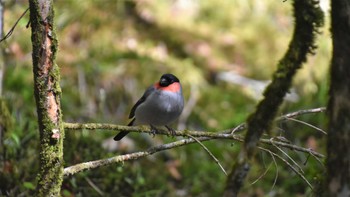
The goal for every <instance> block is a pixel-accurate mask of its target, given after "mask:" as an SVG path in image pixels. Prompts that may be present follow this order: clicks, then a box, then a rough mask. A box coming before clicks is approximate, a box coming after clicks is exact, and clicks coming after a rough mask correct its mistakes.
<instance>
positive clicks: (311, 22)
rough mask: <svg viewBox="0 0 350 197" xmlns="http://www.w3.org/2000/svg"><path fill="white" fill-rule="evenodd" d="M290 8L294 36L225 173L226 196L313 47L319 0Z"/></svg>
mask: <svg viewBox="0 0 350 197" xmlns="http://www.w3.org/2000/svg"><path fill="white" fill-rule="evenodd" d="M281 3H282V2H281ZM293 11H294V18H295V28H294V33H293V38H292V40H291V42H290V44H289V48H288V50H287V52H286V54H285V55H284V57H283V58H282V60H281V61H280V62H279V64H278V67H277V71H275V73H274V74H273V80H272V82H271V83H270V85H269V86H268V87H267V88H266V90H265V92H264V99H263V100H262V101H261V102H260V103H259V105H258V106H257V109H256V111H255V112H254V113H253V114H252V115H251V116H250V117H249V119H248V132H247V135H246V138H245V143H244V146H243V148H242V149H241V152H240V154H239V156H238V160H237V161H236V163H235V164H234V166H233V168H232V172H231V173H230V174H229V176H228V179H227V184H226V188H225V196H237V194H238V192H239V190H240V188H241V187H242V185H243V181H244V179H245V177H246V176H247V174H248V172H249V169H250V165H251V164H250V160H251V158H252V157H253V156H254V152H255V149H256V145H257V143H258V142H259V139H260V137H261V135H262V134H263V133H264V132H266V131H268V130H269V129H270V127H271V124H272V122H273V120H274V118H275V116H276V113H277V111H278V108H279V106H280V105H281V104H282V102H283V98H284V96H285V95H286V93H287V92H288V90H289V88H290V86H291V84H292V79H293V76H294V75H295V73H296V71H297V70H298V69H299V68H300V67H301V65H302V63H303V62H305V61H306V57H307V54H308V53H312V52H313V49H315V44H314V43H315V37H316V33H317V31H318V28H319V27H321V26H322V25H323V12H322V11H321V9H320V7H319V2H318V0H294V1H293Z"/></svg>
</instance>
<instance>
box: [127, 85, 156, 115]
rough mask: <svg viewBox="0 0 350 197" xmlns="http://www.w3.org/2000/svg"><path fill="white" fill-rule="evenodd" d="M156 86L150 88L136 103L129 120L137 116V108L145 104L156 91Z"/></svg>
mask: <svg viewBox="0 0 350 197" xmlns="http://www.w3.org/2000/svg"><path fill="white" fill-rule="evenodd" d="M154 89H155V88H154V86H150V87H149V88H147V90H146V91H145V93H143V95H142V97H141V98H140V99H139V100H138V101H137V102H136V103H135V105H134V106H133V107H132V108H131V111H130V114H129V118H133V117H134V116H135V110H136V108H137V107H138V106H139V105H140V104H141V103H143V102H145V100H146V98H147V97H148V96H149V95H150V94H151V93H152V92H153V90H154Z"/></svg>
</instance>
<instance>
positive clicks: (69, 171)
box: [64, 108, 324, 176]
mask: <svg viewBox="0 0 350 197" xmlns="http://www.w3.org/2000/svg"><path fill="white" fill-rule="evenodd" d="M320 109H321V108H317V109H310V110H302V111H300V112H293V113H290V115H289V114H286V115H284V116H281V117H280V118H281V119H282V118H284V117H285V116H290V117H295V116H299V115H302V114H307V113H318V112H322V110H320ZM242 125H243V124H241V125H239V126H238V127H236V131H238V130H243V129H244V128H242ZM64 127H65V129H70V130H80V129H88V130H97V129H100V130H113V131H129V132H138V133H150V134H151V133H152V131H151V129H150V128H149V127H146V126H140V127H137V126H133V127H129V126H123V125H115V124H101V123H86V124H81V123H64ZM232 131H233V129H227V130H224V131H220V132H216V133H213V132H203V131H188V130H184V131H175V132H174V135H175V136H185V137H191V139H182V140H179V141H175V142H171V143H168V144H163V145H159V146H155V147H152V148H149V149H148V150H146V151H140V152H135V153H130V154H125V155H119V156H115V157H111V158H107V159H101V160H95V161H89V162H84V163H80V164H76V165H74V166H70V167H67V168H65V169H64V175H65V176H67V175H73V174H75V173H78V172H81V171H83V170H88V169H94V168H97V167H100V166H105V165H108V164H111V163H121V162H124V161H128V160H135V159H138V158H141V157H145V156H148V155H151V154H154V153H156V152H160V151H163V150H167V149H172V148H176V147H179V146H183V145H186V144H192V143H194V142H198V143H199V142H202V141H207V140H213V139H226V140H234V141H238V142H243V141H244V137H243V136H242V135H238V134H231V132H232ZM157 134H161V135H168V131H167V130H162V129H159V131H158V133H157ZM260 143H263V144H267V145H275V146H278V147H283V148H288V149H290V150H293V151H299V152H304V153H308V154H310V155H312V156H313V157H315V158H317V159H318V158H324V155H322V154H320V153H318V152H316V151H313V150H311V149H307V148H303V147H300V146H297V145H293V144H290V143H287V142H281V141H273V142H271V141H270V139H260ZM199 144H201V143H199ZM202 145H203V144H202ZM203 146H204V145H203ZM203 146H202V147H203ZM204 147H205V146H204ZM204 147H203V148H204ZM206 151H207V152H209V151H208V150H206ZM269 153H270V152H269ZM209 154H210V152H209ZM270 154H272V153H270ZM272 155H273V154H272ZM211 156H212V154H211ZM212 157H213V156H212ZM213 158H215V157H213ZM214 160H215V161H216V162H217V163H218V161H217V159H214ZM318 161H319V160H318ZM219 166H220V167H221V168H222V166H221V165H220V164H219ZM222 169H223V168H222ZM277 176H278V174H277Z"/></svg>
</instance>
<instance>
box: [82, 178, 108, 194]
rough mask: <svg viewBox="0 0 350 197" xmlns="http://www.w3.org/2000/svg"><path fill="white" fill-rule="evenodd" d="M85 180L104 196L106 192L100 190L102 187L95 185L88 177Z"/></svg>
mask: <svg viewBox="0 0 350 197" xmlns="http://www.w3.org/2000/svg"><path fill="white" fill-rule="evenodd" d="M85 180H86V181H87V182H88V184H89V185H90V186H91V187H92V188H93V189H94V190H95V191H96V192H97V193H98V194H100V196H104V193H103V192H102V191H101V190H100V188H98V187H97V185H95V183H93V182H92V181H91V180H90V179H89V178H88V177H85Z"/></svg>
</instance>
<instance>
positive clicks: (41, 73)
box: [29, 0, 64, 196]
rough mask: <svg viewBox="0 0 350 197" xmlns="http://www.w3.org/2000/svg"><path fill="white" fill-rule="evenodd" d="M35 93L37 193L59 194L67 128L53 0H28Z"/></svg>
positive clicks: (40, 194) (45, 194)
mask: <svg viewBox="0 0 350 197" xmlns="http://www.w3.org/2000/svg"><path fill="white" fill-rule="evenodd" d="M29 5H30V6H29V9H30V23H31V28H32V46H33V54H32V57H33V73H34V94H35V100H36V105H37V113H38V124H39V132H40V156H39V158H40V171H39V174H38V184H37V195H36V196H59V195H60V189H61V184H62V179H63V138H64V130H63V125H62V120H61V119H62V115H61V107H60V96H61V90H60V86H59V80H60V74H59V69H58V66H57V65H56V63H55V56H56V52H57V39H56V34H55V26H54V10H53V0H29Z"/></svg>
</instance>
